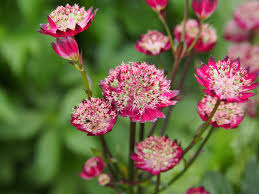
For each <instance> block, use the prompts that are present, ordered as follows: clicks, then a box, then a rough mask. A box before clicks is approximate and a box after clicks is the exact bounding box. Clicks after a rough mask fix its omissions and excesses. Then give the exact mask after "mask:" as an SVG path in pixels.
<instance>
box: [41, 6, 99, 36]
mask: <svg viewBox="0 0 259 194" xmlns="http://www.w3.org/2000/svg"><path fill="white" fill-rule="evenodd" d="M92 10H93V7H91V8H90V9H88V10H87V11H86V10H85V8H84V7H82V8H80V7H79V6H78V5H77V4H75V5H73V6H71V5H69V4H67V5H66V6H65V7H63V6H58V7H57V8H56V9H55V10H54V11H52V12H51V14H50V15H48V16H47V17H48V23H47V24H41V30H40V31H39V32H40V33H42V34H46V35H50V36H53V37H64V36H75V35H76V34H78V33H80V32H82V31H84V30H86V29H87V28H89V27H90V25H91V24H92V21H93V18H94V16H95V14H96V12H97V10H98V9H96V10H95V11H94V12H93V13H92Z"/></svg>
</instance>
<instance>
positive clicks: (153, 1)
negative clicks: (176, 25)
mask: <svg viewBox="0 0 259 194" xmlns="http://www.w3.org/2000/svg"><path fill="white" fill-rule="evenodd" d="M146 2H147V4H148V5H149V7H151V8H152V9H153V10H154V11H156V12H160V11H162V10H164V9H165V8H166V6H167V3H168V0H146Z"/></svg>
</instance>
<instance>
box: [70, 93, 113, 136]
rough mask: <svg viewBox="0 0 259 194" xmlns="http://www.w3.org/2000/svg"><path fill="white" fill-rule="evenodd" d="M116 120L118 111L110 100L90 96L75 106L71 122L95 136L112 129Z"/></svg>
mask: <svg viewBox="0 0 259 194" xmlns="http://www.w3.org/2000/svg"><path fill="white" fill-rule="evenodd" d="M116 120H117V113H116V111H115V109H114V108H113V107H112V105H111V104H110V103H109V102H108V101H106V100H104V99H100V98H90V99H89V100H84V101H82V102H81V103H80V104H79V105H78V106H76V107H75V108H74V112H73V114H72V120H71V124H72V125H74V126H75V127H76V128H77V129H79V130H80V131H84V132H86V133H87V134H88V135H89V136H94V135H104V134H106V133H108V132H109V131H111V130H112V128H113V126H114V124H115V122H116Z"/></svg>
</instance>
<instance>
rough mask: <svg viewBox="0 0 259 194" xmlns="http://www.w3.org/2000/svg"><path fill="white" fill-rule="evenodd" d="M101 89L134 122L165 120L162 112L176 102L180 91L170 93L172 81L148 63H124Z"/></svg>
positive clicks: (104, 81)
mask: <svg viewBox="0 0 259 194" xmlns="http://www.w3.org/2000/svg"><path fill="white" fill-rule="evenodd" d="M100 87H101V88H102V91H103V95H104V96H105V98H106V99H107V100H109V101H110V102H111V103H112V104H114V105H115V106H116V108H117V111H118V113H119V114H120V115H121V116H123V117H127V116H128V117H130V119H131V120H132V121H133V122H137V121H140V122H146V121H155V120H156V119H157V118H164V117H165V116H164V114H163V113H162V112H161V111H160V109H161V108H163V107H166V106H171V105H174V104H176V102H177V101H174V100H173V98H174V97H175V96H176V95H178V91H176V90H170V81H169V80H167V79H166V78H165V75H164V72H163V71H161V70H158V69H157V68H156V67H155V66H154V65H148V64H147V63H145V62H141V63H136V62H133V63H130V64H124V63H122V64H121V65H119V66H117V67H116V68H115V69H113V70H110V73H109V76H108V77H107V78H106V79H105V80H103V81H101V84H100Z"/></svg>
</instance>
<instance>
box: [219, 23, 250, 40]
mask: <svg viewBox="0 0 259 194" xmlns="http://www.w3.org/2000/svg"><path fill="white" fill-rule="evenodd" d="M249 37H250V33H249V31H248V30H244V29H241V28H240V27H239V26H238V25H237V24H236V22H235V21H234V20H231V21H229V22H228V23H227V25H226V27H225V31H224V38H225V39H226V40H229V41H232V42H242V41H247V40H249Z"/></svg>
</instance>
